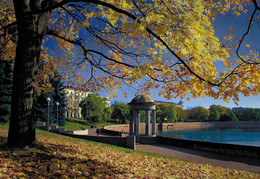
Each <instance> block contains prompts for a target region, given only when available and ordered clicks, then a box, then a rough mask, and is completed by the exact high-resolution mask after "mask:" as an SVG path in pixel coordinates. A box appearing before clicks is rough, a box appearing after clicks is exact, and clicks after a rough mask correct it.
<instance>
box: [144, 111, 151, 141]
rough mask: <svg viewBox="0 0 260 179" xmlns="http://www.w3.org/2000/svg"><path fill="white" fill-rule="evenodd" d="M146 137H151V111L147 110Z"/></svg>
mask: <svg viewBox="0 0 260 179" xmlns="http://www.w3.org/2000/svg"><path fill="white" fill-rule="evenodd" d="M145 129H146V135H147V136H149V135H150V111H149V110H146V128H145Z"/></svg>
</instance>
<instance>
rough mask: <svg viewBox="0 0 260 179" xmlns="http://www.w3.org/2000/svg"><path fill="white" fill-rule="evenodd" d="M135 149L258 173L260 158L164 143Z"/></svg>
mask: <svg viewBox="0 0 260 179" xmlns="http://www.w3.org/2000/svg"><path fill="white" fill-rule="evenodd" d="M136 150H140V151H145V152H151V153H157V154H161V155H166V156H170V157H173V158H177V159H181V160H186V161H190V162H194V163H203V164H209V165H214V166H221V167H224V168H233V169H237V170H245V171H249V172H254V173H260V160H259V159H255V158H246V157H237V156H227V155H223V154H216V153H210V152H202V151H197V150H192V149H186V148H179V147H173V146H166V145H144V144H137V145H136Z"/></svg>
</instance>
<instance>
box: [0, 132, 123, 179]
mask: <svg viewBox="0 0 260 179" xmlns="http://www.w3.org/2000/svg"><path fill="white" fill-rule="evenodd" d="M0 139H1V141H0V150H1V152H0V159H1V162H0V168H1V167H2V168H3V167H4V168H3V170H2V171H1V172H0V174H1V173H2V176H3V177H5V176H8V177H11V178H13V177H25V178H27V177H29V178H60V177H63V178H75V177H76V178H77V177H84V178H89V177H98V178H100V177H101V178H105V177H108V178H114V177H115V176H116V175H117V174H124V173H127V171H125V170H124V169H118V168H116V167H115V166H111V165H110V164H108V163H105V162H100V161H98V160H95V159H91V158H90V157H88V156H84V157H78V156H77V154H78V151H77V148H71V147H68V146H65V145H56V144H47V145H40V144H36V145H35V146H34V147H27V148H25V149H8V148H7V147H6V145H5V143H6V141H7V140H6V138H4V137H0ZM57 151H62V153H58V152H57ZM66 154H72V155H75V157H68V156H66ZM86 155H87V154H86ZM70 156H71V155H70ZM5 169H6V170H5Z"/></svg>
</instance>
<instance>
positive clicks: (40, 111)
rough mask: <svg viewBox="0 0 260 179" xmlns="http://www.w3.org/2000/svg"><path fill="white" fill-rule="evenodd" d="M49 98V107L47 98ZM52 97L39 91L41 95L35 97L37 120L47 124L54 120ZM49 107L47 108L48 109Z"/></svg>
mask: <svg viewBox="0 0 260 179" xmlns="http://www.w3.org/2000/svg"><path fill="white" fill-rule="evenodd" d="M48 97H49V98H50V101H49V107H48V101H47V98H48ZM53 104H54V103H53V98H52V94H47V93H45V92H43V91H41V95H40V96H38V97H37V100H36V104H35V115H36V119H37V121H41V122H45V123H46V124H48V123H49V125H51V124H53V123H54V121H55V117H54V112H53V109H54V105H53ZM48 108H49V109H48Z"/></svg>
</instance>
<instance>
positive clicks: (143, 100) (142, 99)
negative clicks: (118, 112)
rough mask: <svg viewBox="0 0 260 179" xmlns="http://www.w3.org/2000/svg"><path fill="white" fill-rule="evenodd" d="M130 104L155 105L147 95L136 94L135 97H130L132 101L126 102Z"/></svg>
mask: <svg viewBox="0 0 260 179" xmlns="http://www.w3.org/2000/svg"><path fill="white" fill-rule="evenodd" d="M128 104H129V105H130V106H138V105H142V106H146V105H147V106H151V105H155V102H154V100H153V99H152V98H151V97H150V96H147V95H138V96H136V97H134V98H133V99H132V101H131V102H130V103H128Z"/></svg>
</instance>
